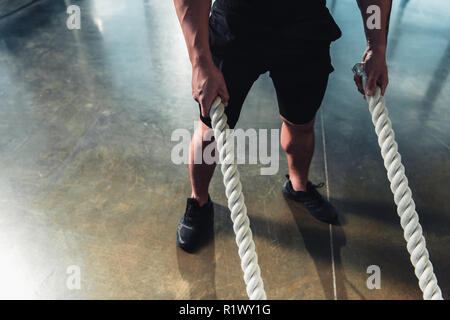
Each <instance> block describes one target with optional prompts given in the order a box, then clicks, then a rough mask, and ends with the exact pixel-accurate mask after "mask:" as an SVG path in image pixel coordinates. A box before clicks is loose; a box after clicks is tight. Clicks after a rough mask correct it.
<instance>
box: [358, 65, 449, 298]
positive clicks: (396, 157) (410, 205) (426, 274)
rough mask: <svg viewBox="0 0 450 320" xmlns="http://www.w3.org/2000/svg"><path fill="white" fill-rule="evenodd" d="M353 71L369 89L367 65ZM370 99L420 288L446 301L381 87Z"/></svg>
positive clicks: (427, 295)
mask: <svg viewBox="0 0 450 320" xmlns="http://www.w3.org/2000/svg"><path fill="white" fill-rule="evenodd" d="M352 70H353V72H354V73H355V74H356V75H358V76H361V77H362V80H363V88H366V83H367V75H366V73H365V72H364V65H363V64H362V63H357V64H356V65H355V66H354V67H353V69H352ZM366 100H367V101H368V103H369V110H370V113H371V114H372V122H373V124H374V125H375V132H376V133H377V135H378V144H379V145H380V148H381V155H382V157H383V160H384V166H385V167H386V170H387V176H388V179H389V181H390V182H391V191H392V193H393V194H394V201H395V204H396V205H397V213H398V215H399V216H400V224H401V226H402V228H403V231H404V237H405V240H406V242H407V249H408V252H409V254H410V255H411V263H412V265H413V266H414V268H415V274H416V277H417V278H418V279H419V287H420V290H422V292H423V298H424V299H425V300H442V293H441V289H440V288H439V286H438V284H437V279H436V276H435V274H434V272H433V265H432V264H431V261H430V259H429V254H428V250H427V248H426V244H425V238H424V237H423V234H422V227H421V226H420V223H419V216H418V214H417V212H416V206H415V204H414V200H413V199H412V193H411V189H410V188H409V187H408V179H407V178H406V176H405V167H404V166H403V164H402V162H401V156H400V154H399V153H398V151H397V150H398V146H397V142H395V134H394V131H393V130H392V124H391V121H390V120H389V117H388V112H387V109H386V107H385V101H384V97H383V96H382V95H381V91H380V88H378V87H377V90H376V93H375V95H374V96H367V95H366Z"/></svg>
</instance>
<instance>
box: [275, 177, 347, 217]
mask: <svg viewBox="0 0 450 320" xmlns="http://www.w3.org/2000/svg"><path fill="white" fill-rule="evenodd" d="M286 178H287V179H288V180H287V181H286V183H285V184H284V186H283V194H284V195H285V197H286V198H289V199H291V200H294V201H297V202H300V203H301V204H302V205H303V206H304V207H305V208H306V209H308V211H309V213H311V215H312V216H313V217H314V218H316V219H318V220H320V221H322V222H326V223H330V224H334V223H336V222H337V218H338V216H337V213H336V210H335V209H334V208H333V206H332V205H331V204H330V203H329V202H328V201H326V200H325V199H324V198H323V197H322V195H321V194H320V193H319V192H318V191H317V188H321V187H323V186H324V184H323V183H321V184H319V185H314V184H312V183H311V182H310V181H308V184H307V185H306V191H295V190H294V189H293V188H292V183H291V180H289V175H286Z"/></svg>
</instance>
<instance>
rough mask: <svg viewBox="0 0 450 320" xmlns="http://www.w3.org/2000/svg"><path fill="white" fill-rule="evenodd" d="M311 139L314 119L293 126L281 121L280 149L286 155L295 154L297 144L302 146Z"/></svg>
mask: <svg viewBox="0 0 450 320" xmlns="http://www.w3.org/2000/svg"><path fill="white" fill-rule="evenodd" d="M311 139H314V119H313V120H311V121H310V122H308V123H305V124H294V123H292V122H289V121H287V120H285V119H283V127H282V131H281V147H282V148H283V150H284V151H285V152H286V153H288V154H290V153H293V152H296V150H297V149H298V148H299V144H300V145H303V144H304V143H305V141H310V140H311Z"/></svg>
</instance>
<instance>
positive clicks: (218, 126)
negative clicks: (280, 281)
mask: <svg viewBox="0 0 450 320" xmlns="http://www.w3.org/2000/svg"><path fill="white" fill-rule="evenodd" d="M210 115H211V123H212V127H213V130H214V137H215V138H216V142H217V149H218V151H219V159H220V162H221V171H222V174H223V183H224V185H225V194H226V196H227V198H228V208H229V209H230V211H231V220H232V221H233V230H234V233H235V234H236V244H237V246H238V253H239V257H240V258H241V268H242V271H243V272H244V281H245V284H246V285H247V295H248V297H249V298H250V299H251V300H265V299H267V297H266V293H265V291H264V285H263V281H262V278H261V270H260V268H259V265H258V256H257V254H256V251H255V243H254V242H253V236H252V231H251V229H250V221H249V219H248V216H247V207H246V206H245V203H244V194H243V193H242V184H241V181H240V175H239V172H238V170H237V166H236V164H235V163H234V149H233V144H232V142H230V139H229V138H230V130H229V126H228V124H227V116H226V114H225V113H224V106H223V104H222V102H221V100H220V98H219V97H217V98H216V100H214V102H213V104H212V106H211V110H210Z"/></svg>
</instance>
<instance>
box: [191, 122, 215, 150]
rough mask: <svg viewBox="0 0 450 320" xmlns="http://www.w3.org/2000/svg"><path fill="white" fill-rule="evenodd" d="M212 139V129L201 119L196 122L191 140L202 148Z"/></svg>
mask: <svg viewBox="0 0 450 320" xmlns="http://www.w3.org/2000/svg"><path fill="white" fill-rule="evenodd" d="M213 141H214V131H213V130H212V129H211V128H210V127H208V126H207V125H206V124H204V123H203V122H202V121H201V120H199V121H198V123H197V128H196V129H195V132H194V136H193V137H192V142H193V143H194V144H195V145H201V146H202V147H203V148H204V147H206V146H207V145H209V144H210V143H212V142H213Z"/></svg>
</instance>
